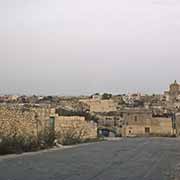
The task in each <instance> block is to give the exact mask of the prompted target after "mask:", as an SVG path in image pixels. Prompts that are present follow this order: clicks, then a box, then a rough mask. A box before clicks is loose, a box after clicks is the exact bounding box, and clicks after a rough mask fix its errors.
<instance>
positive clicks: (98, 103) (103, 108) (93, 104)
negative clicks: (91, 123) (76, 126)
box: [80, 99, 117, 112]
mask: <svg viewBox="0 0 180 180" xmlns="http://www.w3.org/2000/svg"><path fill="white" fill-rule="evenodd" d="M80 101H81V102H83V103H85V104H87V105H88V106H89V108H90V111H91V112H111V111H116V110H117V108H116V107H117V104H116V103H115V102H114V101H113V100H96V99H84V100H80Z"/></svg>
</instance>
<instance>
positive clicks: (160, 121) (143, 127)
mask: <svg viewBox="0 0 180 180" xmlns="http://www.w3.org/2000/svg"><path fill="white" fill-rule="evenodd" d="M131 122H133V123H131ZM131 122H130V121H129V122H128V125H127V126H124V135H126V136H145V135H147V136H149V135H154V136H171V135H173V129H172V120H171V118H151V119H144V120H142V121H141V122H135V121H131Z"/></svg>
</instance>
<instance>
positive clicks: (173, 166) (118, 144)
mask: <svg viewBox="0 0 180 180" xmlns="http://www.w3.org/2000/svg"><path fill="white" fill-rule="evenodd" d="M179 172H180V139H174V138H172V139H171V138H133V139H122V140H119V141H108V142H101V143H93V144H89V145H80V146H78V147H74V148H69V149H65V150H57V151H51V152H43V153H35V154H30V155H23V156H18V157H13V158H12V157H10V158H0V180H174V179H177V180H180V178H178V176H177V178H175V176H176V175H177V174H178V173H179Z"/></svg>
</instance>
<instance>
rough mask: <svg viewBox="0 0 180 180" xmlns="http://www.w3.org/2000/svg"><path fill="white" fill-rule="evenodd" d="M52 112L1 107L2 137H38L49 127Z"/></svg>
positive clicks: (0, 129)
mask: <svg viewBox="0 0 180 180" xmlns="http://www.w3.org/2000/svg"><path fill="white" fill-rule="evenodd" d="M49 115H50V110H49V109H47V108H33V107H32V108H22V107H6V106H5V107H3V106H0V136H19V135H23V136H37V135H38V133H39V132H41V131H43V130H44V129H45V127H46V126H47V122H48V119H49Z"/></svg>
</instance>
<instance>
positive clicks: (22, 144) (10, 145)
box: [0, 136, 40, 155]
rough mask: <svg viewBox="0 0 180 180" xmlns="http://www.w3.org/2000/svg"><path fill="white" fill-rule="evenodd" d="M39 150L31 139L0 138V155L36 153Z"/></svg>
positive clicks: (19, 137) (21, 137)
mask: <svg viewBox="0 0 180 180" xmlns="http://www.w3.org/2000/svg"><path fill="white" fill-rule="evenodd" d="M38 149H40V148H39V145H38V142H37V140H36V139H35V138H33V137H23V136H18V137H2V138H1V142H0V155H4V154H13V153H22V152H29V151H36V150H38Z"/></svg>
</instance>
